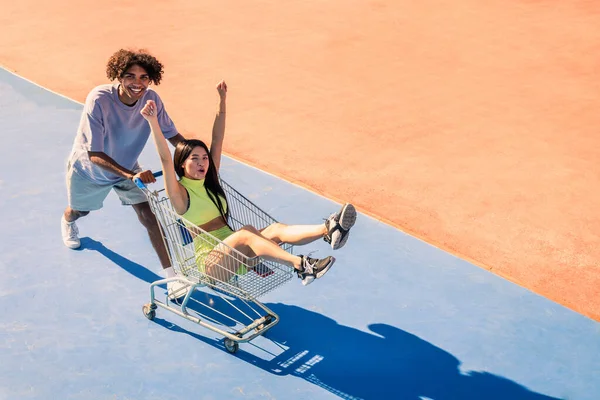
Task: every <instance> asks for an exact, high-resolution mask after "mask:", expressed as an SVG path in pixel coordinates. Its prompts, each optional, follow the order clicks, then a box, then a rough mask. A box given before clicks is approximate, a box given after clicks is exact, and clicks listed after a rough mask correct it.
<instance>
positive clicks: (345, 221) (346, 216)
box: [331, 204, 356, 250]
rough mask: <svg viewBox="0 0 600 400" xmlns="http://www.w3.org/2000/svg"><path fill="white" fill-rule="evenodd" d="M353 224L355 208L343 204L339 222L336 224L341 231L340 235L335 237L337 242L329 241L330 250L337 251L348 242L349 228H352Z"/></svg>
mask: <svg viewBox="0 0 600 400" xmlns="http://www.w3.org/2000/svg"><path fill="white" fill-rule="evenodd" d="M355 222H356V208H354V206H353V205H352V204H345V205H344V206H343V207H342V211H341V212H340V220H339V222H338V223H339V224H340V226H341V227H342V229H343V231H342V232H340V235H339V236H337V237H336V239H337V240H332V241H331V248H332V249H333V250H339V249H341V248H342V247H344V245H345V244H346V242H347V241H348V236H350V228H352V227H353V226H354V223H355Z"/></svg>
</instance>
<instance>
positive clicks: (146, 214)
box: [132, 202, 171, 269]
mask: <svg viewBox="0 0 600 400" xmlns="http://www.w3.org/2000/svg"><path fill="white" fill-rule="evenodd" d="M132 207H133V209H134V210H135V212H136V214H137V216H138V219H139V220H140V222H141V223H142V225H144V227H145V228H146V230H147V231H148V236H149V237H150V243H152V247H154V251H156V254H157V255H158V259H159V260H160V264H161V265H162V267H163V269H166V268H169V267H170V266H171V262H170V260H169V253H168V252H167V249H166V247H165V243H164V241H163V238H162V232H161V230H160V227H159V226H158V221H157V220H156V217H155V216H154V214H153V213H152V210H151V209H150V204H148V202H144V203H139V204H133V205H132Z"/></svg>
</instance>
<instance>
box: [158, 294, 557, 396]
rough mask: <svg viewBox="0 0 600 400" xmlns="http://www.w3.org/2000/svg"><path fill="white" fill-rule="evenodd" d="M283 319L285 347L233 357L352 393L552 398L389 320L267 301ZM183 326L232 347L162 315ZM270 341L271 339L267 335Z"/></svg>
mask: <svg viewBox="0 0 600 400" xmlns="http://www.w3.org/2000/svg"><path fill="white" fill-rule="evenodd" d="M265 305H266V306H267V307H269V308H271V309H272V310H273V311H274V312H275V313H277V314H279V316H280V317H281V321H280V322H279V324H278V325H277V326H275V327H273V328H272V329H271V330H269V331H268V332H267V333H266V336H267V338H266V339H268V340H269V341H271V342H273V343H275V344H277V348H280V349H282V350H283V351H282V352H280V354H277V355H276V356H275V357H274V358H272V357H269V359H264V358H261V357H259V356H256V355H255V354H253V353H250V352H247V351H244V347H245V346H249V345H248V344H246V345H243V344H242V345H241V346H240V350H239V351H238V352H237V353H236V354H235V355H233V356H232V357H237V358H238V359H240V360H243V361H245V362H248V363H250V364H252V365H254V366H256V367H258V368H261V369H263V370H265V371H268V372H270V373H272V374H275V375H280V376H285V375H292V376H296V377H298V378H300V379H304V380H306V381H308V382H311V383H313V384H315V385H317V386H319V387H321V388H323V389H324V390H327V391H329V392H331V393H332V394H335V395H337V396H339V397H340V398H344V399H382V398H397V399H410V400H413V399H414V400H418V399H422V398H430V399H436V400H450V399H464V400H476V399H477V400H479V399H487V400H500V399H515V400H517V399H519V400H552V399H556V398H553V397H549V396H546V395H543V394H539V393H535V392H532V391H530V390H528V389H527V388H526V387H524V386H522V385H520V384H518V383H516V382H514V381H511V380H509V379H507V378H504V377H502V376H498V375H494V374H491V373H489V372H485V371H469V372H467V373H463V372H461V370H460V368H459V367H460V364H461V363H460V361H459V360H458V359H457V358H456V357H454V356H453V355H452V354H450V353H448V352H447V351H444V350H442V349H441V348H439V347H437V346H434V345H433V344H431V343H429V342H427V341H425V340H423V339H420V338H419V337H418V336H415V335H413V334H411V333H408V332H406V331H403V330H401V329H399V328H397V327H394V326H391V325H387V324H383V323H381V324H371V325H369V326H368V329H369V330H370V332H364V331H361V330H358V329H355V328H352V327H348V326H344V325H340V324H338V323H337V322H336V321H334V320H333V319H331V318H328V317H326V316H324V315H322V314H319V313H316V312H313V311H309V310H306V309H304V308H301V307H297V306H293V305H286V304H281V303H272V304H265ZM154 321H155V322H156V323H158V324H160V325H161V326H163V327H165V328H167V329H170V330H172V331H175V332H180V333H185V334H188V335H190V336H192V337H194V338H196V339H198V340H200V341H202V342H204V343H207V344H210V345H211V346H214V347H216V348H219V349H224V346H223V341H222V340H216V339H213V338H207V337H204V336H202V335H200V334H196V333H193V332H191V331H188V330H185V329H182V328H181V327H179V326H177V325H175V324H173V323H171V322H169V321H166V320H163V319H160V318H156V319H155V320H154ZM262 340H265V339H262Z"/></svg>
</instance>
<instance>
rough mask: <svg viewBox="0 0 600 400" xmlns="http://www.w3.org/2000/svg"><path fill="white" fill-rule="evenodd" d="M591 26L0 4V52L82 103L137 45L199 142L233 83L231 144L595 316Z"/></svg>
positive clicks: (521, 7) (250, 7) (390, 9)
mask: <svg viewBox="0 0 600 400" xmlns="http://www.w3.org/2000/svg"><path fill="white" fill-rule="evenodd" d="M599 27H600V5H599V4H598V3H597V2H595V1H587V0H573V1H568V2H561V1H524V0H523V1H499V0H490V1H486V2H480V1H475V0H461V1H450V0H424V1H421V2H413V1H390V0H387V1H376V0H372V1H366V0H361V1H358V0H349V1H339V0H337V1H314V0H312V1H311V0H309V1H303V2H280V1H273V0H265V1H253V2H247V1H241V0H224V1H219V2H205V1H195V0H194V1H193V0H180V1H175V2H145V3H144V2H142V3H139V2H123V1H115V0H107V1H103V2H70V1H64V0H57V1H53V2H46V1H40V0H21V1H6V0H5V1H3V4H2V13H0V65H1V66H3V67H5V68H6V69H8V70H10V71H13V72H15V73H17V74H19V75H21V76H23V77H25V78H27V79H30V80H32V81H34V82H36V83H38V84H40V85H42V86H44V87H47V88H49V89H51V90H53V91H55V92H57V93H60V94H63V95H65V96H67V97H70V98H72V99H75V100H77V101H79V102H83V101H84V100H85V97H86V95H87V93H88V91H89V90H90V89H91V88H92V87H94V86H96V85H99V84H102V83H106V82H107V78H106V76H105V70H104V69H105V65H106V61H107V60H108V58H109V57H110V55H111V54H112V53H114V52H115V51H116V50H118V49H119V48H130V47H133V48H140V47H141V48H146V49H148V50H150V52H151V53H153V54H154V55H155V56H157V58H158V59H159V60H161V62H162V63H163V64H164V65H165V76H164V80H163V82H162V84H161V85H160V86H159V87H158V88H157V90H158V91H159V93H160V94H161V96H162V98H163V100H164V102H165V105H166V107H167V110H168V112H169V114H170V115H171V117H172V118H173V120H174V121H175V124H176V125H177V127H178V129H179V130H180V131H181V132H182V133H183V134H184V135H188V136H189V135H197V136H198V137H199V138H202V139H205V140H206V139H209V137H210V127H211V123H212V116H213V112H214V104H215V95H216V93H215V90H214V85H215V83H216V82H217V81H219V80H220V79H225V80H226V81H227V83H228V86H229V96H228V100H229V105H228V122H227V123H228V127H227V138H226V141H225V152H226V153H227V154H228V155H230V156H232V157H234V158H236V159H239V160H242V161H244V162H247V163H249V164H251V165H254V166H256V167H258V168H260V169H262V170H265V171H268V172H270V173H273V174H275V175H277V176H280V177H282V178H284V179H287V180H288V181H291V182H294V183H297V184H299V185H301V186H304V187H306V188H309V189H311V190H312V191H314V192H317V193H320V194H322V195H324V196H326V197H328V198H330V199H334V200H336V201H352V202H353V203H354V204H355V205H356V206H357V208H359V210H360V211H362V212H364V213H367V214H370V215H372V216H374V217H376V218H378V219H380V220H382V221H384V222H386V223H389V224H391V225H393V226H395V227H397V228H399V229H401V230H402V231H405V232H407V233H410V234H411V235H414V236H416V237H419V238H421V239H423V240H425V241H427V242H429V243H431V244H433V245H435V246H438V247H439V248H442V249H444V250H446V251H448V252H451V253H453V254H455V255H457V256H459V257H461V258H464V259H466V260H469V261H471V262H473V263H474V264H476V265H478V266H480V267H481V268H485V269H489V270H491V271H493V272H495V273H496V274H499V275H500V276H502V277H504V278H506V279H509V280H511V281H513V282H516V283H518V284H520V285H522V286H524V287H526V288H528V289H530V290H532V291H534V292H536V293H539V294H541V295H543V296H545V297H547V298H549V299H551V300H553V301H556V302H558V303H560V304H564V305H565V306H567V307H569V308H571V309H573V310H575V311H577V312H579V313H582V314H584V315H586V316H588V317H590V318H593V319H595V320H600V296H599V291H600V261H599V260H600V212H599V207H600V163H599V162H598V160H600V112H599V111H598V110H599V109H600V29H599ZM48 123H52V121H48ZM23 135H35V132H23ZM73 136H75V132H73ZM66 156H67V154H57V155H56V157H65V158H66ZM157 167H158V166H157Z"/></svg>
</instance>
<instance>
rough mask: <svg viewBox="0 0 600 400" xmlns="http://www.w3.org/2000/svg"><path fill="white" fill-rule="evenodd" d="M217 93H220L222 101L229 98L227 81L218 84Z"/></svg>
mask: <svg viewBox="0 0 600 400" xmlns="http://www.w3.org/2000/svg"><path fill="white" fill-rule="evenodd" d="M217 92H219V96H220V97H221V99H223V100H224V99H225V97H226V96H227V84H226V83H225V81H221V82H219V83H217Z"/></svg>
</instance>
